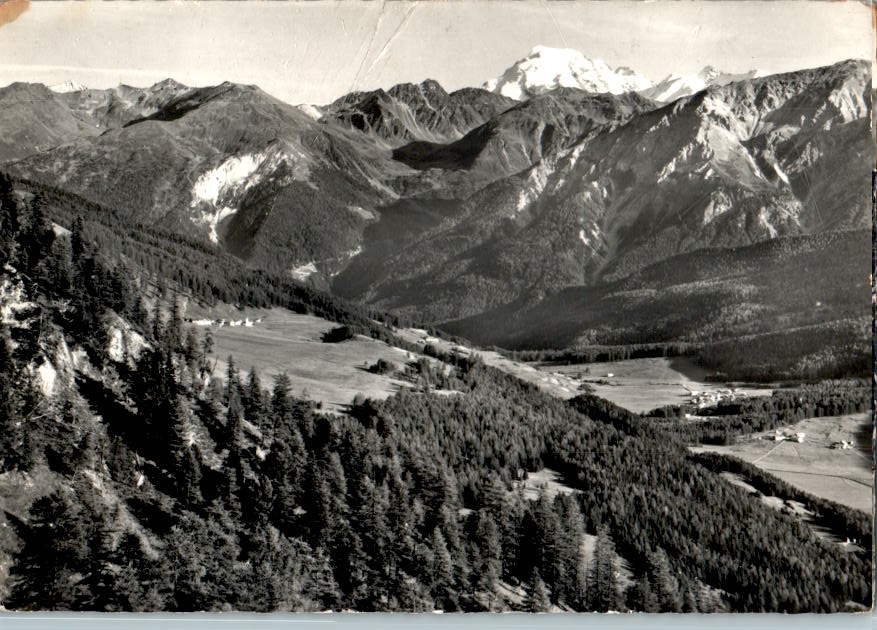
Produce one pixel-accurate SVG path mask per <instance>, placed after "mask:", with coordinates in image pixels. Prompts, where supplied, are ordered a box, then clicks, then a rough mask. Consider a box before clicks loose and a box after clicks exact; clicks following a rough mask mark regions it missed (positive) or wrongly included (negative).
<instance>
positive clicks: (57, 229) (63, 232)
mask: <svg viewBox="0 0 877 630" xmlns="http://www.w3.org/2000/svg"><path fill="white" fill-rule="evenodd" d="M52 231H53V232H54V233H55V236H70V230H68V229H67V228H65V227H64V226H63V225H58V224H57V223H52Z"/></svg>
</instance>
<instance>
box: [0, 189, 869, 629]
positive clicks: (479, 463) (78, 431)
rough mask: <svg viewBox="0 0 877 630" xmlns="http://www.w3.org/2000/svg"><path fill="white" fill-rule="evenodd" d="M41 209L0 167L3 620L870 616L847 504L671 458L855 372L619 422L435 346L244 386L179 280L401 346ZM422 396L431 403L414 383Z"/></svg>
mask: <svg viewBox="0 0 877 630" xmlns="http://www.w3.org/2000/svg"><path fill="white" fill-rule="evenodd" d="M62 206H63V204H61V203H60V202H58V201H57V200H54V201H53V200H49V199H47V197H46V196H45V195H41V194H40V193H39V192H37V193H36V194H33V195H30V196H26V197H25V198H22V197H21V196H19V195H17V194H16V193H15V192H14V191H13V184H12V183H11V182H10V181H9V180H8V179H7V178H0V263H2V268H0V285H2V296H3V305H4V310H3V313H2V324H0V423H2V426H0V440H2V442H0V480H2V487H3V491H4V496H5V497H10V496H11V497H12V498H11V499H9V500H4V504H3V518H4V519H5V522H6V523H7V524H8V527H5V528H3V531H2V534H0V553H2V556H0V557H2V561H0V579H2V581H0V602H2V604H3V606H4V607H6V608H7V609H14V610H99V611H156V610H165V611H196V610H246V611H322V610H347V609H353V610H358V611H420V612H422V611H430V610H434V609H441V610H445V611H494V610H496V611H498V610H510V609H511V610H526V611H533V612H539V611H549V610H568V611H610V610H611V611H625V610H631V611H646V612H658V611H661V612H683V611H700V612H715V611H747V612H750V611H781V612H809V611H817V612H834V611H844V610H856V609H861V607H867V606H869V605H870V602H871V574H872V564H871V543H870V540H871V534H870V531H871V520H870V517H869V516H868V515H865V514H862V513H859V512H856V511H855V510H851V509H848V508H844V507H842V506H840V505H838V504H835V503H832V502H830V501H826V500H824V499H817V498H815V497H809V496H804V495H803V494H802V493H801V492H799V491H796V490H795V489H793V488H791V487H789V486H787V485H783V484H782V482H779V480H776V479H774V478H772V477H770V475H767V474H766V473H760V472H759V471H758V470H757V469H754V468H753V467H751V466H749V465H747V464H745V463H743V462H739V461H736V460H732V459H729V458H723V457H719V456H705V455H692V454H691V453H690V452H689V450H688V449H687V445H688V444H689V443H691V442H696V441H703V440H708V439H714V440H718V439H725V438H727V437H728V436H729V435H735V434H736V433H739V432H744V431H752V430H760V429H762V428H765V427H767V426H768V425H769V420H766V418H776V417H778V416H777V414H780V415H782V414H785V415H783V416H782V417H783V418H792V417H799V416H800V415H803V414H808V413H811V412H812V411H813V410H814V409H816V408H817V407H819V408H824V410H825V412H826V413H828V412H829V411H830V412H831V413H834V412H835V411H836V410H839V409H841V408H842V407H843V405H842V401H849V400H853V401H854V402H853V405H857V404H862V403H860V402H855V401H857V400H858V399H859V398H860V397H861V396H860V394H861V392H859V389H862V388H860V387H858V386H855V385H838V386H837V387H841V388H843V387H848V388H850V389H849V390H847V393H849V392H850V391H852V392H854V394H852V395H847V394H838V389H837V387H835V388H830V387H829V388H827V389H825V388H824V389H819V388H812V389H811V390H808V392H807V396H806V397H805V396H803V395H799V396H798V397H792V396H789V397H786V398H781V397H780V398H774V399H773V400H770V399H768V400H767V401H760V402H758V403H756V402H751V403H747V404H748V405H749V406H748V407H746V406H744V407H735V408H726V409H717V410H714V413H715V418H714V419H711V420H709V421H708V422H707V423H705V424H704V425H702V426H701V428H699V429H698V430H699V431H701V433H700V434H697V435H693V434H691V433H690V432H686V431H685V430H680V429H679V426H678V424H676V423H673V422H671V421H668V415H669V414H668V413H664V414H663V416H654V417H652V416H640V415H637V414H632V413H630V412H627V411H625V410H623V409H620V408H618V407H615V406H614V405H612V404H611V403H608V402H606V401H603V400H601V399H599V398H596V397H593V396H580V397H578V398H575V399H573V400H571V401H569V402H566V401H562V400H560V399H557V398H553V397H551V396H548V395H547V394H544V393H542V392H541V391H540V390H538V389H537V388H536V387H535V386H532V385H528V384H525V383H523V382H522V381H519V380H517V379H516V378H514V377H513V376H510V375H508V374H506V373H504V372H500V371H498V370H497V369H494V368H492V367H489V366H487V365H485V364H484V363H483V362H482V361H481V360H480V359H479V357H478V355H477V354H473V355H471V356H465V357H464V356H460V355H457V354H454V355H448V356H445V355H442V354H441V353H440V352H437V351H435V352H433V353H432V354H433V355H434V356H433V358H434V359H437V361H434V360H426V359H421V360H417V361H412V362H411V363H409V364H408V365H406V366H405V367H404V370H405V373H406V377H407V378H408V380H409V382H410V384H411V386H410V387H406V388H403V389H402V390H401V391H399V392H398V393H397V394H395V395H393V396H391V397H389V398H388V399H386V400H384V401H375V400H368V399H364V398H362V397H359V398H357V400H355V401H354V403H353V404H352V405H351V406H350V408H349V410H348V413H346V414H329V413H326V412H324V411H323V410H321V409H319V408H318V407H317V406H315V405H314V404H313V403H312V402H308V401H306V400H303V399H300V398H299V397H297V396H295V395H294V394H293V392H292V388H291V386H290V382H289V379H288V378H287V377H285V376H284V375H280V376H278V377H277V378H274V379H270V380H268V379H262V378H260V375H259V373H258V372H257V371H255V370H249V371H247V370H239V369H238V367H237V366H236V364H235V362H234V358H233V357H229V358H228V366H229V368H228V370H227V372H226V374H225V376H224V378H216V377H213V376H212V375H211V361H210V356H211V351H212V350H211V338H210V335H209V334H206V335H203V334H200V333H196V332H194V329H193V328H192V327H189V326H187V325H186V323H185V322H184V320H183V317H182V315H181V312H180V307H179V302H180V299H179V295H180V294H185V295H188V296H194V297H196V298H199V299H216V300H219V301H223V300H231V299H235V300H238V301H239V302H243V303H246V302H247V301H248V299H249V300H250V301H251V302H255V303H258V302H259V301H260V300H265V301H266V303H275V304H279V303H280V300H284V302H283V303H282V304H281V305H282V306H285V307H287V308H291V309H294V310H299V311H300V312H312V313H317V314H320V315H322V316H325V317H327V318H330V319H332V320H333V321H335V322H337V323H338V324H339V327H340V326H346V327H349V328H350V329H351V330H358V331H363V332H366V333H368V334H371V335H372V336H374V337H377V338H381V339H384V340H387V341H389V342H392V343H394V344H396V345H397V346H398V347H402V348H405V347H406V345H405V342H403V341H402V340H401V339H399V338H398V337H396V336H395V334H394V332H393V328H392V326H393V325H399V323H400V322H399V321H398V320H393V319H392V318H389V317H385V316H380V315H379V314H375V313H368V312H364V311H362V310H357V308H356V307H353V306H350V305H347V304H345V303H343V302H339V301H337V300H334V298H331V297H329V296H325V295H323V294H320V293H319V292H316V291H313V290H310V289H307V290H306V289H303V288H296V287H295V285H292V283H289V282H288V281H285V280H279V279H277V278H274V277H271V276H269V275H267V274H264V273H260V274H255V273H254V272H250V271H248V270H246V269H245V268H243V267H242V266H235V263H233V262H232V261H227V263H223V264H227V265H228V269H229V270H230V271H229V273H226V274H223V278H222V281H221V282H220V280H217V279H215V276H214V274H215V271H213V270H210V269H208V268H207V267H204V272H203V274H200V275H199V274H198V273H197V271H192V270H191V269H195V270H197V267H194V268H192V267H190V271H189V275H187V276H185V277H180V276H178V275H177V274H176V272H175V271H174V270H175V269H176V267H174V266H173V264H174V263H173V260H174V258H173V257H164V258H165V259H166V260H169V261H171V262H169V263H168V265H169V267H167V268H165V269H158V268H151V267H152V266H154V265H155V261H157V260H158V259H159V258H161V256H158V255H155V256H154V257H149V256H146V257H143V258H140V259H132V258H131V257H128V256H125V255H123V254H122V250H123V249H124V245H123V244H122V243H121V242H119V243H118V244H117V248H115V249H114V248H111V247H109V246H104V245H103V244H102V246H101V247H100V249H98V248H97V247H96V246H95V243H94V241H93V240H92V239H90V238H89V236H92V235H98V236H99V237H100V238H104V239H108V238H109V237H108V236H107V234H108V233H109V232H108V230H107V229H106V227H105V226H104V225H101V224H99V223H96V222H93V221H92V220H91V219H90V218H89V221H88V222H86V221H83V218H82V216H81V215H80V214H78V213H77V212H74V211H73V210H76V207H75V206H74V208H73V210H71V209H70V208H68V212H69V215H68V216H63V212H62V209H63V208H62ZM50 215H51V217H54V218H55V219H56V220H57V223H56V225H55V226H53V223H52V220H50ZM58 225H61V226H63V227H64V228H65V229H64V230H59V229H57V226H58ZM144 238H146V237H144ZM148 238H153V239H155V243H156V248H157V249H161V248H166V249H167V250H173V251H177V252H180V254H179V256H178V257H177V260H179V259H181V258H183V257H184V256H186V255H192V256H194V254H192V252H193V251H195V248H193V247H191V246H188V245H186V244H185V243H182V242H180V243H177V244H174V243H172V242H170V241H168V240H165V239H163V238H162V237H161V235H160V234H153V235H149V236H148ZM144 251H149V250H144ZM200 255H202V256H203V258H202V260H209V258H208V257H209V256H210V255H212V254H210V253H209V252H204V253H203V254H200ZM223 283H224V284H223ZM284 283H288V285H289V286H290V287H291V288H290V290H286V287H287V284H284ZM222 291H227V292H229V293H231V292H234V296H231V295H229V294H226V295H223V294H222ZM248 292H249V293H248ZM247 296H249V298H248V297H247ZM346 334H347V332H346V331H343V334H342V332H339V333H337V334H336V335H334V337H337V339H335V338H334V337H333V339H329V340H328V341H336V342H339V343H343V338H346ZM50 369H51V371H53V372H54V374H55V376H54V377H53V378H54V379H55V381H56V383H57V384H58V385H57V386H56V388H55V389H54V393H53V394H52V395H51V396H46V395H45V393H44V392H43V391H41V388H40V383H45V378H42V379H37V375H38V374H39V375H42V374H45V373H46V372H47V371H49V370H50ZM378 369H383V368H380V367H375V370H378ZM448 390H451V391H453V392H456V394H455V395H443V394H441V393H440V392H447V391H448ZM844 404H849V403H848V402H847V403H844ZM759 405H760V407H759ZM808 405H809V406H808ZM844 409H846V408H844ZM856 409H858V407H856ZM795 414H798V415H795ZM545 468H548V469H551V470H554V471H557V472H558V473H559V474H560V476H561V478H562V480H563V483H564V485H565V487H566V488H567V489H568V491H566V492H556V493H550V492H548V491H544V490H543V491H541V492H539V493H538V494H537V496H532V495H531V494H528V493H527V492H526V490H527V487H528V485H527V483H526V482H527V477H528V475H530V474H533V473H535V472H536V471H539V470H542V469H545ZM722 471H730V472H735V473H740V474H746V475H748V476H750V477H752V478H755V477H757V476H758V475H761V477H759V483H760V484H761V485H762V487H764V486H765V485H770V487H771V488H772V489H773V491H774V492H775V493H777V495H778V496H785V497H789V498H794V499H795V500H802V501H806V502H807V505H808V507H809V509H811V510H812V511H813V512H814V513H815V514H817V515H818V517H819V518H820V519H821V520H822V521H824V522H826V523H829V524H830V526H831V527H832V528H833V529H834V530H835V531H843V532H846V533H847V535H848V536H850V537H852V538H855V539H856V540H857V541H858V543H859V544H860V545H861V551H854V552H847V551H845V550H842V549H841V548H840V547H839V546H838V545H837V544H835V543H833V542H831V541H828V540H826V539H824V538H821V537H819V536H818V535H817V534H816V533H815V531H814V530H813V529H812V528H811V527H810V526H809V525H808V524H806V523H804V522H802V521H801V520H799V519H797V518H796V517H795V516H794V515H792V514H788V513H785V512H781V511H777V510H774V509H773V508H771V507H769V506H767V505H765V504H764V502H762V501H760V500H759V499H758V498H757V497H753V496H752V495H751V494H749V493H748V492H746V491H745V490H743V489H741V488H738V487H736V486H733V485H730V484H728V483H727V482H725V481H724V480H723V479H722V478H721V477H720V475H719V474H718V473H719V472H722Z"/></svg>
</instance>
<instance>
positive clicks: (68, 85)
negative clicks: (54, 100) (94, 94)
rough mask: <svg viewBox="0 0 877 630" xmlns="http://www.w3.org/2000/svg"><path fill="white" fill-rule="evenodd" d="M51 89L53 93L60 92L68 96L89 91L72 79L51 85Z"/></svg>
mask: <svg viewBox="0 0 877 630" xmlns="http://www.w3.org/2000/svg"><path fill="white" fill-rule="evenodd" d="M49 89H50V90H52V91H53V92H58V93H59V94H67V93H68V92H82V91H83V90H87V89H88V88H87V87H86V86H84V85H82V84H81V83H78V82H76V81H73V80H72V79H67V80H66V81H62V82H61V83H56V84H55V85H50V86H49Z"/></svg>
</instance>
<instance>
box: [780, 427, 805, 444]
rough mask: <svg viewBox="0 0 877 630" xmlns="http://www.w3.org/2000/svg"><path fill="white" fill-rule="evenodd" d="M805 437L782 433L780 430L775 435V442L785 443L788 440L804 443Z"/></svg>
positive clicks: (786, 432)
mask: <svg viewBox="0 0 877 630" xmlns="http://www.w3.org/2000/svg"><path fill="white" fill-rule="evenodd" d="M805 436H806V434H805V433H800V432H798V433H792V432H790V431H780V430H779V429H777V430H776V431H775V432H774V434H773V441H774V442H785V441H786V440H789V441H792V442H803V441H804V437H805Z"/></svg>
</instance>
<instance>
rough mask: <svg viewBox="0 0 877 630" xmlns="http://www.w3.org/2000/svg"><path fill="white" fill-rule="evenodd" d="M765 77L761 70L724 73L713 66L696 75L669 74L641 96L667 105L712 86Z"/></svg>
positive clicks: (704, 68)
mask: <svg viewBox="0 0 877 630" xmlns="http://www.w3.org/2000/svg"><path fill="white" fill-rule="evenodd" d="M763 76H765V73H764V72H762V71H761V70H750V71H749V72H740V73H733V72H724V71H722V70H719V69H718V68H716V67H715V66H704V67H703V68H701V70H700V71H699V72H697V73H696V74H675V73H674V74H670V75H668V76H667V77H666V78H665V79H664V80H663V81H660V82H658V83H656V84H655V85H654V86H652V87H650V88H649V89H647V90H644V91H643V92H642V95H643V96H645V97H647V98H651V99H653V100H655V101H661V102H663V103H669V102H671V101H675V100H677V99H680V98H682V97H684V96H691V95H692V94H696V93H697V92H700V91H702V90H705V89H707V88H708V87H712V86H714V85H718V86H721V85H727V84H728V83H734V82H735V81H745V80H746V79H757V78H759V77H763Z"/></svg>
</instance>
